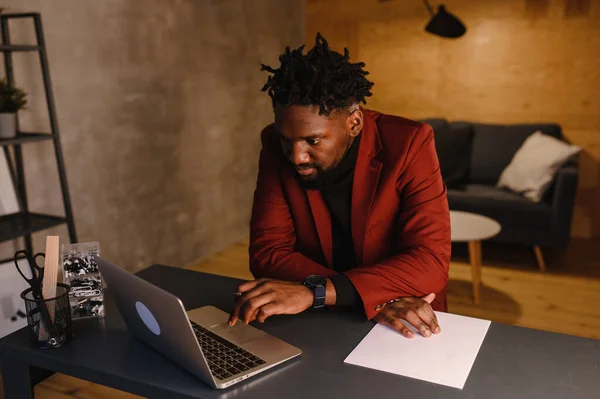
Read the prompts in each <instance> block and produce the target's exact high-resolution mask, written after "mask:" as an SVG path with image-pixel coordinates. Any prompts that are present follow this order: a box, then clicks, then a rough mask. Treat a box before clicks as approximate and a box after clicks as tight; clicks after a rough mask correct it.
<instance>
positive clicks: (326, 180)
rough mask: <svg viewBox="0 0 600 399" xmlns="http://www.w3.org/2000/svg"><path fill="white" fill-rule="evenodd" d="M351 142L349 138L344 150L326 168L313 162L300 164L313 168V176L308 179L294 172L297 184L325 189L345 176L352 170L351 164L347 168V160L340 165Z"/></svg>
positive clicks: (314, 188) (303, 166)
mask: <svg viewBox="0 0 600 399" xmlns="http://www.w3.org/2000/svg"><path fill="white" fill-rule="evenodd" d="M355 140H356V139H355ZM353 143H354V141H350V140H349V143H348V144H347V147H346V150H345V151H344V153H343V154H342V156H341V157H340V158H339V159H336V160H335V162H334V163H333V165H332V166H330V167H329V168H327V169H323V168H322V167H321V166H319V165H317V164H314V163H311V164H304V165H301V169H309V168H314V169H315V176H314V177H311V178H310V179H306V178H304V177H302V176H301V175H300V174H298V173H295V178H296V181H297V182H298V185H299V186H300V187H302V188H303V189H305V190H327V188H330V187H332V186H333V185H334V183H335V182H337V181H339V180H340V179H341V178H342V177H343V176H346V175H347V174H348V173H350V172H352V170H354V167H353V165H350V166H352V167H350V168H349V167H348V166H349V165H346V164H348V162H345V165H342V163H344V162H343V161H344V158H346V157H347V156H348V153H349V152H350V148H351V147H352V144H353ZM357 144H358V143H357ZM294 168H296V165H294Z"/></svg>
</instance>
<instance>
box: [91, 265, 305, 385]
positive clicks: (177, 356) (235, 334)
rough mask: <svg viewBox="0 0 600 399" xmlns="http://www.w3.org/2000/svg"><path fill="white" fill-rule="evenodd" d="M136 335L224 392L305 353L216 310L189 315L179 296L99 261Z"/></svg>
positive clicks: (209, 307) (198, 309)
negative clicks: (232, 321)
mask: <svg viewBox="0 0 600 399" xmlns="http://www.w3.org/2000/svg"><path fill="white" fill-rule="evenodd" d="M94 258H95V259H96V262H97V263H98V266H99V268H100V273H101V275H102V278H103V279H104V281H105V282H106V285H107V286H108V287H109V288H110V290H111V292H112V293H113V296H114V298H115V302H116V304H117V307H118V308H119V312H120V313H121V315H122V316H123V319H124V320H125V324H126V325H127V328H128V329H129V330H130V331H131V333H132V334H133V335H134V336H135V337H137V338H138V339H140V340H141V341H143V342H145V343H146V344H148V345H150V346H151V347H152V348H154V349H155V350H157V351H158V352H160V353H162V354H163V355H165V356H166V357H167V358H169V359H171V360H172V361H173V362H175V363H177V364H179V365H180V366H181V367H182V368H184V369H186V370H188V371H189V372H190V373H191V374H193V375H195V376H196V377H198V378H199V379H200V380H202V381H204V382H205V383H207V384H208V385H210V386H212V387H214V388H218V389H222V388H226V387H229V386H231V385H233V384H236V383H238V382H240V381H243V380H245V379H247V378H249V377H252V376H254V375H256V374H259V373H262V372H264V371H265V370H268V369H270V368H271V367H274V366H276V365H278V364H280V363H283V362H285V361H287V360H289V359H292V358H294V357H296V356H298V355H300V354H301V353H302V351H301V350H300V349H298V348H296V347H294V346H292V345H290V344H288V343H286V342H284V341H282V340H280V339H279V338H276V337H274V336H272V335H270V334H268V333H266V332H264V331H261V330H259V329H257V328H254V327H252V326H250V325H246V324H243V323H242V322H240V321H238V322H237V323H236V324H235V325H234V326H231V327H230V326H229V325H228V324H227V321H228V319H229V314H228V313H226V312H224V311H222V310H220V309H217V308H215V307H214V306H203V307H201V308H197V309H193V310H190V311H188V312H186V311H185V308H184V307H183V303H182V302H181V300H180V299H179V298H177V297H176V296H175V295H173V294H170V293H168V292H166V291H165V290H163V289H161V288H158V287H157V286H155V285H153V284H151V283H149V282H147V281H146V280H143V279H141V278H140V277H138V276H136V275H134V274H131V273H129V272H127V271H125V270H123V269H121V268H120V267H118V266H116V265H114V264H112V263H110V262H108V261H107V260H106V259H102V258H100V257H98V256H95V257H94Z"/></svg>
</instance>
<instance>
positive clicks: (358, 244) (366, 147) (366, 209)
mask: <svg viewBox="0 0 600 399" xmlns="http://www.w3.org/2000/svg"><path fill="white" fill-rule="evenodd" d="M363 114H364V125H363V130H362V133H361V134H362V135H363V137H362V138H361V141H360V145H359V149H358V157H357V159H356V166H355V169H354V181H353V183H352V204H351V229H352V240H353V242H354V251H355V253H356V262H357V265H358V266H361V265H362V260H363V248H364V242H365V230H366V225H367V220H368V219H369V214H370V212H371V206H372V204H373V199H374V198H375V191H376V190H377V184H378V183H379V175H380V173H381V167H382V163H381V162H380V161H379V160H377V159H375V156H376V155H377V153H379V151H380V150H381V141H380V140H379V133H378V131H377V125H376V123H375V120H374V119H373V118H372V117H371V115H370V114H369V112H368V111H365V110H363Z"/></svg>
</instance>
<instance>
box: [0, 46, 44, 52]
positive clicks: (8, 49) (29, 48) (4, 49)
mask: <svg viewBox="0 0 600 399" xmlns="http://www.w3.org/2000/svg"><path fill="white" fill-rule="evenodd" d="M39 49H40V46H35V45H32V44H1V45H0V51H2V52H7V53H10V52H17V51H38V50H39Z"/></svg>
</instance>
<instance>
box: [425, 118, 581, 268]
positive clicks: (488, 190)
mask: <svg viewBox="0 0 600 399" xmlns="http://www.w3.org/2000/svg"><path fill="white" fill-rule="evenodd" d="M422 121H423V122H425V123H428V124H429V125H431V127H432V128H433V130H434V135H435V141H436V148H437V151H438V157H439V159H440V165H441V169H442V176H443V177H444V180H445V181H446V184H447V185H448V201H449V204H450V209H453V210H462V211H468V212H474V213H478V214H481V215H485V216H489V217H491V218H493V219H495V220H497V221H498V222H499V223H500V224H501V225H502V231H501V233H500V234H499V235H498V236H496V237H495V238H493V239H492V240H493V241H497V242H504V243H514V244H522V245H528V246H533V247H535V249H536V255H538V261H540V262H541V263H543V260H542V259H541V250H540V247H542V248H543V247H552V248H557V249H564V247H566V245H567V244H568V242H569V239H570V233H571V221H572V218H573V207H574V203H575V195H576V192H577V181H578V162H577V159H574V160H572V161H569V162H568V163H567V164H566V165H564V166H563V167H562V168H561V169H560V170H559V172H558V173H557V175H556V176H555V179H554V182H553V184H552V186H551V188H550V189H549V190H548V191H547V192H546V195H545V197H544V198H543V200H542V201H541V202H539V203H536V202H533V201H530V200H528V199H526V198H524V197H522V196H520V195H518V194H516V193H513V192H510V191H508V190H506V189H499V188H496V187H495V185H496V182H497V181H498V179H499V177H500V175H501V173H502V171H503V170H504V168H505V167H506V166H508V164H509V163H510V161H511V159H512V157H513V156H514V154H515V152H516V151H517V150H518V149H519V147H520V146H521V145H522V144H523V142H524V141H525V139H526V138H527V137H528V136H529V135H530V134H532V133H534V132H535V131H536V130H541V131H542V132H543V133H545V134H549V135H552V136H554V137H557V138H560V139H563V136H562V130H561V127H560V126H559V125H556V124H519V125H497V124H483V123H471V122H463V121H456V122H448V121H447V120H445V119H440V118H432V119H424V120H422ZM540 267H542V268H543V265H542V264H540Z"/></svg>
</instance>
